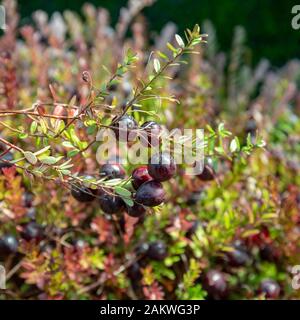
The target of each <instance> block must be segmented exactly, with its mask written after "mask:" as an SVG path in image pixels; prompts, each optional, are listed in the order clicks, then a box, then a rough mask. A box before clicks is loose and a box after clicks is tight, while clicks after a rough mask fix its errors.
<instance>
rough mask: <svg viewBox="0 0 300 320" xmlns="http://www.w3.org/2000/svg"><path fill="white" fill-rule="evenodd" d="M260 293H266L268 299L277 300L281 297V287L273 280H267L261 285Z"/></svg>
mask: <svg viewBox="0 0 300 320" xmlns="http://www.w3.org/2000/svg"><path fill="white" fill-rule="evenodd" d="M259 292H260V293H264V294H265V297H266V298H267V299H277V298H278V297H279V295H280V286H279V284H278V283H277V282H276V281H274V280H272V279H265V280H263V281H262V282H261V284H260V288H259Z"/></svg>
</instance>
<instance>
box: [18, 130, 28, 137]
mask: <svg viewBox="0 0 300 320" xmlns="http://www.w3.org/2000/svg"><path fill="white" fill-rule="evenodd" d="M27 137H28V133H26V132H22V133H19V138H20V139H26V138H27Z"/></svg>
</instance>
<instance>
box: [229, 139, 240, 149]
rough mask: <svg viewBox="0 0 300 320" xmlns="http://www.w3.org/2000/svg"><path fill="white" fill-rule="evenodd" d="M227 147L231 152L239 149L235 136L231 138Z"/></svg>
mask: <svg viewBox="0 0 300 320" xmlns="http://www.w3.org/2000/svg"><path fill="white" fill-rule="evenodd" d="M229 148H230V151H231V152H232V153H234V152H236V151H239V150H240V142H239V139H238V137H235V138H234V139H232V140H231V142H230V147H229Z"/></svg>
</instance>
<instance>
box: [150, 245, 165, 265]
mask: <svg viewBox="0 0 300 320" xmlns="http://www.w3.org/2000/svg"><path fill="white" fill-rule="evenodd" d="M147 255H148V257H149V258H150V259H153V260H158V261H161V260H164V259H165V258H166V257H167V255H168V250H167V246H166V244H165V243H164V242H162V241H156V242H153V243H151V244H150V247H149V250H148V252H147Z"/></svg>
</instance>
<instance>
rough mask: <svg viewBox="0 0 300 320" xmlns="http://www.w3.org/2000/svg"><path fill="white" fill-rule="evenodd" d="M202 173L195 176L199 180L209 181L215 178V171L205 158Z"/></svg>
mask: <svg viewBox="0 0 300 320" xmlns="http://www.w3.org/2000/svg"><path fill="white" fill-rule="evenodd" d="M204 162H205V163H204V168H203V171H202V172H201V173H200V174H198V175H197V177H198V178H199V179H200V180H203V181H210V180H214V178H215V171H214V168H213V163H212V159H211V158H205V161H204Z"/></svg>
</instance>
